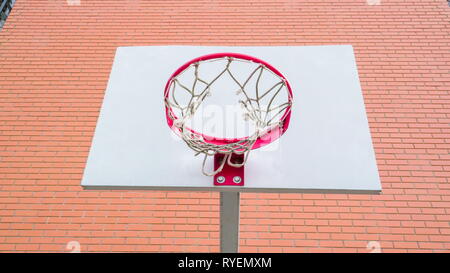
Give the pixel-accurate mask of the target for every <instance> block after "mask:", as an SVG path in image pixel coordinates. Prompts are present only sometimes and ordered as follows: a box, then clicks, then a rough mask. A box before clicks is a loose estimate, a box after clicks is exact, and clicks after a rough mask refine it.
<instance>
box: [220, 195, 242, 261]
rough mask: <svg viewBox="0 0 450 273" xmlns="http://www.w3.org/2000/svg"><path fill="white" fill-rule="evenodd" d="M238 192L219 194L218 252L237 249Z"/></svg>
mask: <svg viewBox="0 0 450 273" xmlns="http://www.w3.org/2000/svg"><path fill="white" fill-rule="evenodd" d="M239 199H240V193H239V192H220V252H222V253H237V252H238V248H239V201H240V200H239Z"/></svg>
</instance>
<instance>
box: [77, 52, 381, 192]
mask: <svg viewBox="0 0 450 273" xmlns="http://www.w3.org/2000/svg"><path fill="white" fill-rule="evenodd" d="M220 52H234V53H242V54H247V55H251V56H254V57H256V58H259V59H262V60H264V61H266V62H268V63H270V64H272V65H273V66H274V67H275V68H277V69H278V70H280V72H281V73H283V74H284V76H285V77H286V78H287V79H288V80H289V82H290V84H291V87H292V89H293V92H294V100H293V102H294V103H293V108H292V116H291V123H290V127H289V129H288V131H287V132H286V133H285V134H284V135H283V136H282V137H281V138H280V140H279V141H277V142H275V143H272V144H270V145H268V146H266V147H264V148H263V149H257V150H254V151H252V152H251V154H250V156H249V160H248V162H247V164H246V166H245V186H243V187H240V186H236V187H230V186H214V185H213V180H212V179H213V178H212V177H207V176H204V175H203V174H202V173H201V164H202V159H203V158H202V157H200V156H199V157H194V152H193V151H191V150H190V149H189V148H188V147H187V146H186V144H185V143H184V142H183V141H182V140H180V139H178V138H176V137H174V135H173V133H172V132H171V130H170V128H169V127H168V126H167V123H166V119H165V112H164V102H163V92H164V86H165V84H166V82H167V80H168V78H169V77H170V75H171V74H172V73H173V72H174V71H175V70H176V69H177V68H178V67H179V66H181V65H182V64H184V63H186V62H187V61H189V60H191V59H193V58H195V57H199V56H202V55H205V54H210V53H220ZM209 163H210V164H212V163H211V162H209ZM81 185H82V186H83V187H85V188H97V189H155V190H195V191H242V192H330V193H331V192H343V193H378V192H380V191H381V184H380V179H379V175H378V169H377V165H376V160H375V154H374V150H373V145H372V141H371V136H370V131H369V126H368V121H367V116H366V111H365V107H364V100H363V96H362V92H361V87H360V84H359V78H358V71H357V67H356V63H355V58H354V54H353V49H352V47H351V46H342V45H340V46H305V47H299V46H278V47H222V46H220V47H216V46H146V47H120V48H118V49H117V52H116V56H115V59H114V64H113V67H112V71H111V75H110V79H109V83H108V87H107V90H106V92H105V97H104V101H103V105H102V108H101V112H100V116H99V119H98V122H97V127H96V130H95V134H94V138H93V141H92V146H91V150H90V153H89V157H88V160H87V164H86V168H85V171H84V175H83V179H82V182H81Z"/></svg>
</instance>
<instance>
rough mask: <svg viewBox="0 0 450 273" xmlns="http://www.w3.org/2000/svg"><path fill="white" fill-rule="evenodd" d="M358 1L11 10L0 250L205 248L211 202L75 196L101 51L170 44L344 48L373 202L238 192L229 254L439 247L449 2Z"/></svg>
mask: <svg viewBox="0 0 450 273" xmlns="http://www.w3.org/2000/svg"><path fill="white" fill-rule="evenodd" d="M366 1H368V2H369V3H373V2H377V0H315V1H311V0H309V1H306V0H298V1H294V0H284V1H282V0H278V1H277V0H275V1H274V0H270V1H268V0H264V1H257V0H253V1H248V0H222V1H219V0H183V1H169V0H161V1H144V0H141V1H139V0H125V1H112V0H80V2H81V5H79V6H77V5H75V6H71V5H68V2H76V1H73V0H67V1H66V0H47V1H45V0H40V1H38V0H18V1H17V3H16V5H15V7H14V9H13V11H12V14H11V16H10V17H9V18H8V20H7V22H6V25H5V27H4V29H3V30H2V31H1V32H0V251H20V252H22V251H55V252H64V251H69V250H67V249H66V246H67V244H68V243H69V242H71V241H76V242H79V244H80V247H81V251H83V252H92V251H218V250H219V247H218V244H219V240H218V236H219V233H218V230H219V229H218V228H219V227H218V222H219V219H218V216H219V215H218V201H219V200H218V194H217V193H201V192H155V191H87V190H83V189H82V188H81V187H80V180H81V176H82V172H83V168H84V165H85V163H86V159H87V155H88V150H89V147H90V142H91V139H92V136H93V133H94V129H95V124H96V120H97V117H98V114H99V110H100V107H101V103H102V97H103V94H104V91H105V87H106V83H107V80H108V76H109V72H110V69H111V65H112V61H113V57H114V52H115V49H116V47H118V46H136V45H171V44H194V45H323V44H327V45H335V44H351V45H353V46H354V48H355V54H356V59H357V64H358V68H359V75H360V78H361V84H362V89H363V93H364V99H365V103H366V107H367V112H368V113H367V114H368V117H369V122H370V129H371V132H372V137H373V142H374V145H375V148H376V156H377V162H378V167H379V170H380V175H381V180H382V183H383V194H381V195H379V196H368V195H347V194H327V195H324V194H243V195H242V208H241V233H240V235H241V241H240V247H241V251H246V252H248V251H252V252H253V251H254V252H267V251H273V252H317V251H334V252H341V251H346V252H370V251H371V246H377V244H378V243H379V244H380V246H381V251H383V252H390V251H401V252H415V251H427V252H428V251H437V252H441V251H449V249H450V215H449V214H450V184H449V182H450V179H449V177H450V156H449V150H450V126H449V124H450V94H449V88H450V84H449V81H450V77H449V69H450V59H449V57H450V46H449V32H450V31H449V24H448V22H449V19H450V16H449V15H450V7H448V5H447V2H446V1H445V0H380V2H381V3H380V4H379V5H368V4H367V2H366ZM372 241H375V242H372ZM75 244H76V243H75Z"/></svg>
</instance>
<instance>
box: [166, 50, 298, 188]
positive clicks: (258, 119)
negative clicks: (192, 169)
mask: <svg viewBox="0 0 450 273" xmlns="http://www.w3.org/2000/svg"><path fill="white" fill-rule="evenodd" d="M210 62H215V63H216V64H217V65H219V66H223V67H222V68H220V69H219V73H218V75H216V76H215V77H214V78H213V79H210V80H206V79H204V78H202V77H201V76H200V74H201V73H200V71H201V67H202V65H204V64H205V63H210ZM238 62H239V64H240V65H242V64H248V70H247V71H248V73H249V74H248V77H246V78H245V80H241V81H239V80H238V77H237V75H236V74H234V73H235V72H233V66H234V64H235V63H238ZM187 71H191V72H192V77H193V78H192V79H191V80H192V85H190V86H188V85H187V84H184V83H183V82H182V81H181V80H180V76H181V75H183V74H188V73H189V72H187ZM185 76H189V75H185ZM225 76H227V77H228V78H229V81H228V82H227V85H228V86H227V89H229V90H236V91H235V94H236V98H237V99H236V103H237V104H240V105H241V107H242V109H243V112H244V113H245V114H244V117H243V118H244V119H245V120H246V121H248V122H251V123H252V125H253V126H254V128H255V129H254V131H253V132H252V133H251V134H249V135H248V136H246V137H239V138H224V137H218V136H209V135H206V134H204V133H202V132H199V131H197V130H194V129H193V128H190V127H189V125H188V124H187V123H188V122H187V121H188V120H190V119H192V118H193V116H194V115H195V113H196V112H197V110H198V109H199V107H200V105H201V104H202V103H203V102H204V101H205V100H207V99H208V97H209V96H210V95H211V94H212V93H215V92H227V91H229V90H216V89H215V83H216V82H217V81H218V80H219V79H220V78H221V77H225ZM239 76H241V74H239ZM189 77H190V76H189ZM264 77H272V78H275V79H276V80H275V81H274V82H275V83H274V84H273V85H272V86H271V87H270V88H267V89H265V90H260V89H261V84H260V82H261V80H262V79H263V78H264ZM250 81H254V82H255V84H254V85H255V86H254V87H253V88H251V87H250V84H249V82H250ZM179 92H183V93H184V95H187V98H186V99H185V101H181V100H180V99H179V98H178V97H177V94H178V93H179ZM280 98H281V99H280ZM263 100H264V101H266V102H267V105H264V104H263V103H262V101H263ZM164 102H165V109H166V118H167V124H168V125H169V127H170V128H171V129H172V130H173V131H174V132H175V133H176V134H177V135H178V136H180V137H181V138H182V139H183V141H184V142H185V143H186V144H187V145H188V147H189V148H191V149H192V150H194V151H195V153H196V154H195V155H199V154H203V155H204V158H203V164H202V172H203V174H205V175H207V176H216V175H218V174H219V173H221V172H222V171H223V170H224V168H225V169H227V168H228V169H229V167H231V168H242V174H243V166H244V165H245V163H246V162H247V159H248V155H249V153H250V151H251V150H252V149H257V148H260V147H262V146H265V145H267V144H269V143H271V142H273V141H275V140H276V139H278V138H279V137H280V136H281V135H282V134H283V133H284V132H285V131H286V130H287V128H288V126H289V120H290V116H291V106H292V90H291V87H290V85H289V83H288V81H287V79H286V78H285V77H284V76H283V75H282V74H281V73H280V72H279V71H278V70H277V69H275V68H274V67H273V66H271V65H270V64H268V63H266V62H264V61H262V60H259V59H257V58H255V57H251V56H248V55H243V54H237V53H217V54H210V55H205V56H202V57H198V58H195V59H193V60H191V61H189V62H187V63H186V64H184V65H182V66H181V67H180V68H178V69H177V70H176V71H175V72H174V73H173V74H172V75H171V76H170V78H169V80H168V81H167V84H166V86H165V90H164ZM208 157H214V159H215V164H214V170H213V171H212V172H207V171H206V170H205V165H206V161H207V158H208ZM231 170H232V169H231ZM234 178H236V176H234ZM242 178H243V177H242ZM237 181H239V182H237ZM240 181H241V180H240V179H237V178H236V179H234V182H235V184H237V183H240ZM219 183H220V182H219ZM242 184H243V183H241V185H242Z"/></svg>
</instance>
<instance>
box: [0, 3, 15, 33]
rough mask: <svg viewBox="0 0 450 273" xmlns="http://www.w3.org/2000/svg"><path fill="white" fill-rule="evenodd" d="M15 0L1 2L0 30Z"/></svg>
mask: <svg viewBox="0 0 450 273" xmlns="http://www.w3.org/2000/svg"><path fill="white" fill-rule="evenodd" d="M15 2H16V0H1V4H0V29H1V28H2V27H3V25H4V24H5V22H6V18H8V15H9V13H10V12H11V10H12V7H13V6H14V3H15Z"/></svg>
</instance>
